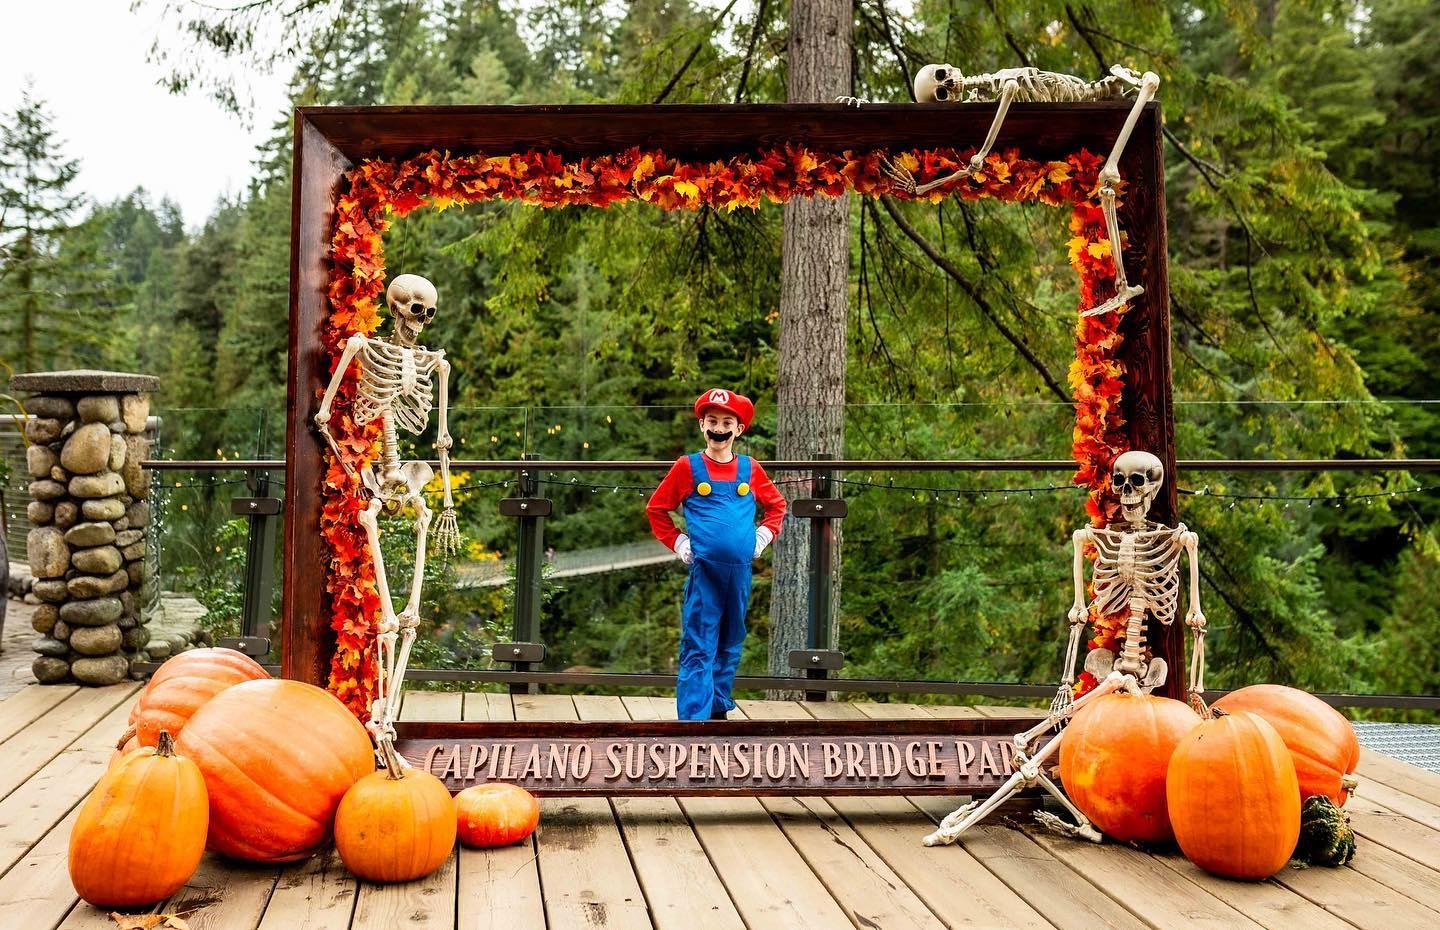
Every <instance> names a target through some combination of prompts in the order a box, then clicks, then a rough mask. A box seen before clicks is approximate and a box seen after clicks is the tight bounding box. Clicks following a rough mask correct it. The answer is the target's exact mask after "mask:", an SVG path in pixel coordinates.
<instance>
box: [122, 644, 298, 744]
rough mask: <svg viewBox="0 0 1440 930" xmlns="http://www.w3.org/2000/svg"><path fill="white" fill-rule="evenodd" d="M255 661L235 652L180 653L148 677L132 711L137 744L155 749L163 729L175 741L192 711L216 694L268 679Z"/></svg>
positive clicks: (220, 648) (266, 673) (193, 650)
mask: <svg viewBox="0 0 1440 930" xmlns="http://www.w3.org/2000/svg"><path fill="white" fill-rule="evenodd" d="M269 677H270V674H269V673H268V672H266V671H265V669H263V668H261V667H260V664H259V663H258V662H256V661H255V660H254V659H252V658H250V657H249V656H247V655H245V653H243V652H237V651H235V650H234V649H225V648H222V647H216V648H213V649H192V650H190V651H189V652H182V653H181V654H180V655H178V656H175V657H174V658H173V659H168V660H166V662H165V664H164V665H162V666H160V668H159V669H158V670H157V671H156V672H155V674H154V675H153V676H152V677H151V678H150V683H149V684H147V685H146V686H145V690H144V691H143V692H141V694H140V697H139V699H137V700H136V702H135V707H134V709H133V710H132V712H131V723H132V724H133V725H134V727H135V734H136V735H137V736H139V737H140V745H142V746H154V745H155V741H156V739H157V738H158V736H159V734H160V731H161V730H162V729H164V730H169V731H170V735H171V736H174V737H176V738H178V737H179V736H180V733H181V731H183V730H184V729H185V724H186V722H187V721H188V720H189V719H190V717H191V716H192V715H194V713H195V711H197V710H199V709H200V708H201V707H202V706H204V704H205V702H206V701H209V700H210V699H211V698H213V697H215V695H217V694H219V693H220V692H221V691H224V690H225V689H226V688H229V687H231V686H233V685H238V684H239V683H240V682H242V681H255V680H257V679H261V678H269Z"/></svg>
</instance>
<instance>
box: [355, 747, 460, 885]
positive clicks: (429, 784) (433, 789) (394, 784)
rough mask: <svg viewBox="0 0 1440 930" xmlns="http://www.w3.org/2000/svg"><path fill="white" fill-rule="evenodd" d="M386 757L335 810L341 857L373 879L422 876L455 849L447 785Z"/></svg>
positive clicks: (452, 805) (399, 879) (403, 879)
mask: <svg viewBox="0 0 1440 930" xmlns="http://www.w3.org/2000/svg"><path fill="white" fill-rule="evenodd" d="M387 755H388V753H387ZM390 758H391V760H392V766H391V768H389V769H388V770H386V771H381V772H371V773H370V774H369V775H366V776H365V777H364V778H362V779H360V780H359V781H357V782H356V783H355V784H354V785H352V786H351V788H350V790H349V791H347V792H345V797H344V799H343V800H342V801H341V802H340V809H339V810H338V811H336V813H335V848H336V850H338V851H339V853H340V858H341V860H342V861H343V862H344V863H345V867H346V868H348V869H349V870H350V871H351V872H354V873H355V874H356V875H358V876H359V877H361V878H364V879H369V880H370V881H372V882H408V881H413V880H414V879H417V878H423V877H424V876H426V875H429V874H430V873H431V872H433V871H435V870H436V869H438V868H440V866H441V865H443V864H444V863H445V860H446V859H447V858H449V856H450V851H451V850H453V849H454V848H455V801H454V800H453V799H452V798H451V797H450V789H448V788H446V787H445V783H444V782H442V781H441V780H440V779H438V778H436V777H435V776H434V775H431V774H430V773H429V772H422V771H420V770H418V769H407V768H404V767H401V766H399V765H398V764H395V763H394V762H393V760H394V756H393V755H390Z"/></svg>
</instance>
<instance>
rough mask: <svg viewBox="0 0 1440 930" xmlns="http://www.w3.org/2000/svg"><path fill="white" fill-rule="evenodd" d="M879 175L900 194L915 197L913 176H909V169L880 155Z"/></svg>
mask: <svg viewBox="0 0 1440 930" xmlns="http://www.w3.org/2000/svg"><path fill="white" fill-rule="evenodd" d="M880 173H881V174H883V175H885V177H887V178H889V179H890V183H891V184H892V185H893V186H894V188H895V189H896V190H897V191H899V192H900V193H902V194H907V195H909V196H911V197H913V196H915V189H916V185H915V175H913V174H911V173H910V171H909V169H907V168H904V167H903V166H901V165H897V164H896V163H895V162H893V161H891V160H890V159H889V158H888V157H887V156H884V155H881V156H880Z"/></svg>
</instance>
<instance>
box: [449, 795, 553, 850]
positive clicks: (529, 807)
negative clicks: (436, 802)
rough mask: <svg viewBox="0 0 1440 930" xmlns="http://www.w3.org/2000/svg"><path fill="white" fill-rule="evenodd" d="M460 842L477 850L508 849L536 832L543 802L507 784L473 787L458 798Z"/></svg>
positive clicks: (456, 807)
mask: <svg viewBox="0 0 1440 930" xmlns="http://www.w3.org/2000/svg"><path fill="white" fill-rule="evenodd" d="M455 809H456V812H457V813H458V815H459V818H460V822H459V835H460V842H461V843H462V844H464V845H465V846H469V847H471V848H475V849H485V848H488V847H491V846H509V845H510V844H511V843H518V842H520V841H521V840H523V839H525V838H526V837H527V836H529V835H530V834H532V833H534V832H535V827H536V826H537V825H538V824H539V823H540V802H539V801H537V800H536V799H535V795H533V794H531V793H530V792H528V791H526V790H525V789H524V788H521V787H520V786H519V785H512V784H510V783H508V782H501V781H493V782H487V783H486V784H483V785H471V786H470V787H469V788H466V789H465V790H464V791H462V792H460V793H459V794H457V795H456V796H455Z"/></svg>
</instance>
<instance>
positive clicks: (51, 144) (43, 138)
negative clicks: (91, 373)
mask: <svg viewBox="0 0 1440 930" xmlns="http://www.w3.org/2000/svg"><path fill="white" fill-rule="evenodd" d="M79 171H80V163H79V161H77V160H74V159H67V158H65V157H64V154H63V153H62V151H61V144H60V140H59V139H58V138H57V137H56V134H55V130H54V126H53V117H51V115H50V114H49V113H48V112H47V111H46V109H45V105H44V103H43V102H42V101H41V100H39V99H38V98H36V97H35V96H34V93H33V89H32V88H26V89H25V90H24V91H23V92H22V93H21V97H20V105H19V107H18V108H17V109H16V110H15V112H14V113H13V114H12V115H10V116H9V117H7V118H6V120H5V125H4V127H3V128H0V335H3V337H4V344H5V345H6V346H7V349H6V354H7V355H10V356H11V359H12V362H13V364H14V365H15V366H16V367H17V368H19V369H23V370H25V371H34V370H38V369H41V368H55V367H64V366H68V365H73V364H78V363H80V362H82V361H85V360H87V359H88V360H89V361H91V362H98V359H97V358H96V355H97V354H98V347H99V346H100V345H101V344H102V343H103V341H104V338H105V332H104V329H103V324H101V325H97V323H96V321H93V320H88V319H85V316H84V313H85V310H86V309H87V304H89V303H90V302H91V300H92V299H93V298H94V297H95V291H94V285H95V283H96V282H95V275H94V273H93V262H94V260H95V254H94V253H95V247H96V245H97V240H96V233H97V230H96V228H95V227H94V226H91V225H87V224H83V223H77V222H74V221H73V220H72V217H73V216H74V214H75V213H76V211H77V210H79V208H80V207H81V205H82V204H83V203H84V200H85V198H84V195H82V194H80V193H78V192H75V191H73V190H72V185H73V184H74V181H75V177H76V175H77V174H78V173H79ZM11 353H13V355H11Z"/></svg>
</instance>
